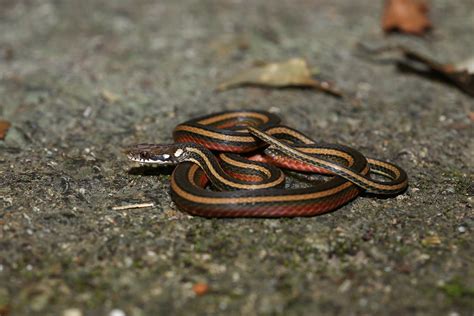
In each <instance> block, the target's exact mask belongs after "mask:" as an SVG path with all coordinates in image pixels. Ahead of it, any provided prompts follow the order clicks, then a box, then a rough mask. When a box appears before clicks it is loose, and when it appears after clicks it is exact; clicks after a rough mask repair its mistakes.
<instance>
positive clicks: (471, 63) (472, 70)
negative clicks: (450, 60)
mask: <svg viewBox="0 0 474 316" xmlns="http://www.w3.org/2000/svg"><path fill="white" fill-rule="evenodd" d="M454 68H455V69H456V70H457V71H467V73H469V74H471V75H474V57H471V58H469V59H467V60H464V61H462V62H460V63H457V64H456V65H455V66H454Z"/></svg>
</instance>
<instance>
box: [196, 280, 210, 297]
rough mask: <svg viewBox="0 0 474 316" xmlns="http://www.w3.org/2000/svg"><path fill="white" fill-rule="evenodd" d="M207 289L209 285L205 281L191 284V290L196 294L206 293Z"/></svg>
mask: <svg viewBox="0 0 474 316" xmlns="http://www.w3.org/2000/svg"><path fill="white" fill-rule="evenodd" d="M208 291H209V285H207V284H206V283H196V284H194V285H193V292H194V294H196V295H197V296H201V295H204V294H206V293H207V292H208Z"/></svg>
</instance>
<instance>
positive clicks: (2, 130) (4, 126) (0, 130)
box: [0, 120, 11, 140]
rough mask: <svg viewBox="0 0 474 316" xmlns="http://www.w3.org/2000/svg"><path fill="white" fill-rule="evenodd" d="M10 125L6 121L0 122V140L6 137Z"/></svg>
mask: <svg viewBox="0 0 474 316" xmlns="http://www.w3.org/2000/svg"><path fill="white" fill-rule="evenodd" d="M10 126H11V123H10V122H8V121H4V120H0V140H4V139H5V137H6V136H7V133H8V129H9V128H10Z"/></svg>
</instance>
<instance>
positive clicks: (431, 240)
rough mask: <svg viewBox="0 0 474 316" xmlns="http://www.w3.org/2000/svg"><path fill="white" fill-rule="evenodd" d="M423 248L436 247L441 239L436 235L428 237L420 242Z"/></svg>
mask: <svg viewBox="0 0 474 316" xmlns="http://www.w3.org/2000/svg"><path fill="white" fill-rule="evenodd" d="M421 244H422V245H423V246H438V245H441V239H440V238H439V237H438V236H437V235H433V236H428V237H425V238H423V239H422V240H421Z"/></svg>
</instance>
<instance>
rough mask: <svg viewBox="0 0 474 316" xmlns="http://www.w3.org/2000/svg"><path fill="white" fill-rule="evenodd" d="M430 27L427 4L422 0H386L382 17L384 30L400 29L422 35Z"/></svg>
mask: <svg viewBox="0 0 474 316" xmlns="http://www.w3.org/2000/svg"><path fill="white" fill-rule="evenodd" d="M431 27H432V25H431V22H430V20H429V18H428V5H427V4H426V2H425V1H423V0H388V1H387V2H386V5H385V10H384V13H383V17H382V28H383V30H384V31H385V32H391V31H400V32H404V33H410V34H414V35H423V34H424V33H425V32H426V31H427V30H429V29H430V28H431Z"/></svg>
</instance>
